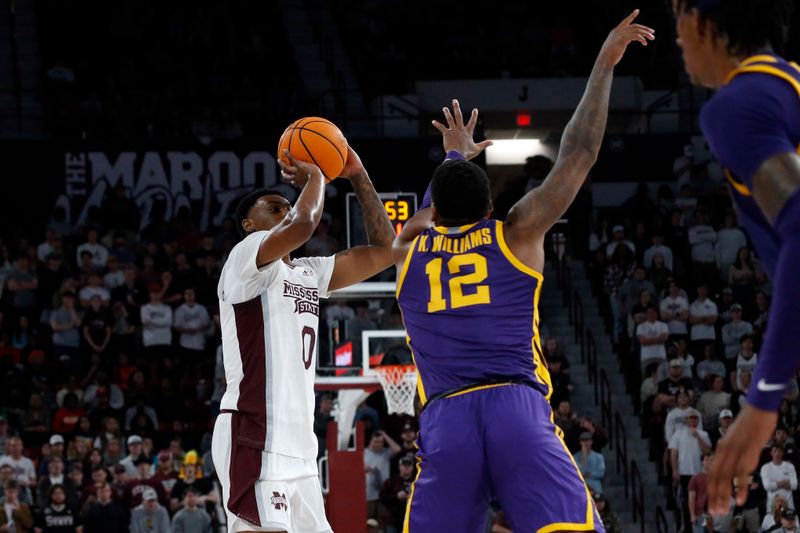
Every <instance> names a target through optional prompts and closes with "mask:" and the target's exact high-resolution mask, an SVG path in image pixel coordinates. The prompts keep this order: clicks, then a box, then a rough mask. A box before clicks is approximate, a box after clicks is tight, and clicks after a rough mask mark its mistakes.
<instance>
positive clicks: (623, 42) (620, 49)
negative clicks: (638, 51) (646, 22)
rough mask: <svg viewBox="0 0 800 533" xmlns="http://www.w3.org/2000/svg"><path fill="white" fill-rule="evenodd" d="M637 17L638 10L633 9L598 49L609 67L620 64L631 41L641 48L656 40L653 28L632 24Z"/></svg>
mask: <svg viewBox="0 0 800 533" xmlns="http://www.w3.org/2000/svg"><path fill="white" fill-rule="evenodd" d="M638 16H639V10H638V9H634V10H633V13H631V14H630V15H628V16H627V17H625V19H624V20H623V21H622V22H620V23H619V24H618V25H617V27H616V28H614V29H613V30H611V33H609V34H608V37H607V38H606V41H605V42H604V43H603V48H601V49H600V57H602V58H604V59H605V60H607V61H608V65H609V66H611V67H613V66H615V65H616V64H617V63H619V62H620V60H621V59H622V56H623V55H625V50H626V49H627V48H628V45H629V44H631V43H632V42H633V41H639V42H640V43H642V45H643V46H647V41H652V40H653V39H655V38H656V36H655V30H654V29H653V28H648V27H647V26H642V25H641V24H634V23H633V21H634V20H635V19H636V17H638Z"/></svg>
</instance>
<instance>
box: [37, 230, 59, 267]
mask: <svg viewBox="0 0 800 533" xmlns="http://www.w3.org/2000/svg"><path fill="white" fill-rule="evenodd" d="M58 239H59V237H58V233H57V232H56V230H55V229H53V228H51V227H48V228H47V230H46V232H45V237H44V242H43V243H42V244H40V245H39V246H37V247H36V257H37V258H38V259H39V261H41V262H42V263H44V262H46V261H47V256H48V255H50V254H52V253H53V252H55V251H56V246H55V243H56V241H57V240H58Z"/></svg>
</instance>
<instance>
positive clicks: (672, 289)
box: [660, 280, 689, 335]
mask: <svg viewBox="0 0 800 533" xmlns="http://www.w3.org/2000/svg"><path fill="white" fill-rule="evenodd" d="M680 292H681V289H680V287H678V284H677V283H676V282H675V281H674V280H673V281H670V282H669V294H668V295H667V296H666V297H665V298H664V299H663V300H661V305H660V307H661V320H663V321H664V322H666V323H667V327H668V328H669V334H670V335H686V334H687V333H689V330H688V329H687V326H686V321H687V320H689V301H688V300H687V299H686V298H685V297H683V296H681V294H680Z"/></svg>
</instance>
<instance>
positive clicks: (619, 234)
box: [606, 224, 636, 259]
mask: <svg viewBox="0 0 800 533" xmlns="http://www.w3.org/2000/svg"><path fill="white" fill-rule="evenodd" d="M611 237H612V238H613V240H612V241H611V242H610V243H608V244H607V245H606V257H607V258H609V259H611V256H612V255H614V250H616V249H617V246H619V245H620V244H624V245H625V246H627V247H628V248H629V249H630V251H631V252H633V253H636V246H634V245H633V243H632V242H631V241H629V240H627V239H625V228H624V227H623V226H622V225H621V224H617V225H616V226H614V227H613V228H612V229H611Z"/></svg>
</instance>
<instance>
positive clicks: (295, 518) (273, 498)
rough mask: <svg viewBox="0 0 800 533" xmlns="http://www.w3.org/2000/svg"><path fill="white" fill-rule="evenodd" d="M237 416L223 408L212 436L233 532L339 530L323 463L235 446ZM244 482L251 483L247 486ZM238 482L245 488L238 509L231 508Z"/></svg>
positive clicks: (238, 491) (326, 532) (325, 532)
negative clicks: (329, 507) (329, 508)
mask: <svg viewBox="0 0 800 533" xmlns="http://www.w3.org/2000/svg"><path fill="white" fill-rule="evenodd" d="M232 416H233V415H232V414H231V413H221V414H220V415H219V416H218V417H217V421H216V424H215V425H214V437H213V439H212V441H211V455H212V457H213V459H214V466H215V467H216V470H217V476H218V477H219V481H220V484H221V485H222V502H223V507H224V508H225V514H226V515H227V518H228V533H238V532H240V531H286V532H287V533H333V530H331V526H330V524H328V519H327V518H326V517H325V503H324V501H323V499H322V488H321V487H320V483H319V474H318V471H317V463H316V462H315V461H313V460H307V459H300V458H298V457H288V456H286V455H280V454H275V453H269V452H265V451H263V450H254V449H252V448H243V447H242V446H241V445H236V446H234V441H235V439H234V436H233V434H232V428H231V425H232V424H231V418H232ZM234 448H235V449H234ZM256 471H258V473H257V474H256ZM242 483H244V484H246V485H247V486H245V487H243V486H241V484H242ZM237 485H239V486H237ZM232 488H233V493H234V494H240V495H242V494H243V496H240V497H239V498H238V504H236V503H234V504H233V505H235V506H236V507H237V510H236V511H232V510H231V509H230V508H229V504H231V502H230V501H229V500H230V496H231V489H232ZM250 488H252V489H253V490H250ZM248 513H249V514H248ZM248 518H250V519H249V520H248ZM255 523H260V524H261V525H260V526H257V525H255Z"/></svg>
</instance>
